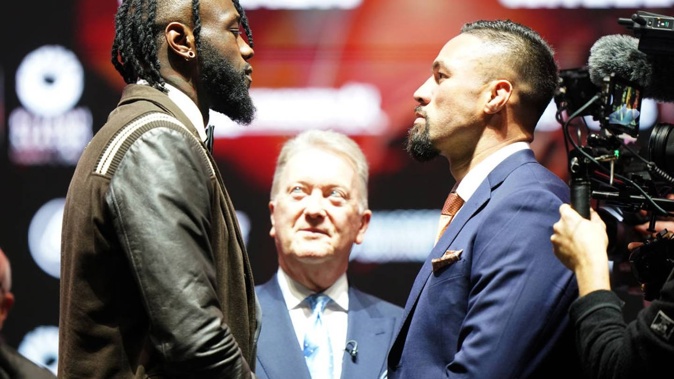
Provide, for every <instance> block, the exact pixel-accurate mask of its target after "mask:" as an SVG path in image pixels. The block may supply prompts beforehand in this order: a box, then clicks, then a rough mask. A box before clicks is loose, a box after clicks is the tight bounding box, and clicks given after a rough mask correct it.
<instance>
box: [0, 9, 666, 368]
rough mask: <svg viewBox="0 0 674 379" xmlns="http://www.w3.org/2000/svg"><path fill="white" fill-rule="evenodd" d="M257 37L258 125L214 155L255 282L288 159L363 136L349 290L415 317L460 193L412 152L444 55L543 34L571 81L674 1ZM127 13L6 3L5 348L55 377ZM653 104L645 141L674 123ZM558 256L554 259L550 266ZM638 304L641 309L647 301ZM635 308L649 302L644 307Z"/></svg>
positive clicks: (548, 138)
mask: <svg viewBox="0 0 674 379" xmlns="http://www.w3.org/2000/svg"><path fill="white" fill-rule="evenodd" d="M241 3H242V4H243V5H244V7H245V8H247V15H248V17H249V19H250V24H251V26H252V28H253V33H254V43H255V57H254V58H253V59H252V60H251V63H252V65H253V67H254V74H253V78H254V82H253V86H252V89H251V93H252V96H253V99H254V101H255V103H256V105H257V108H258V117H257V120H256V121H255V122H254V123H253V124H252V125H250V126H246V127H243V126H239V125H236V124H233V123H231V122H230V121H229V120H227V119H226V118H225V117H223V116H222V115H218V114H213V116H212V117H213V120H215V123H216V136H217V140H216V142H215V151H214V154H215V156H216V159H217V161H218V164H219V166H220V169H221V170H222V173H223V177H224V180H225V183H226V185H227V187H228V190H229V192H230V194H231V197H232V199H233V201H234V204H235V205H236V208H237V210H238V212H239V220H240V222H241V225H242V229H243V231H244V234H245V238H246V243H247V247H248V252H249V254H250V257H251V262H252V265H253V270H254V274H255V281H256V282H257V283H261V282H263V281H266V280H267V279H269V278H270V277H271V275H273V273H274V272H275V270H276V269H277V264H276V253H275V251H274V245H273V243H272V241H271V239H270V237H269V235H268V232H269V228H270V224H269V216H268V208H267V203H268V199H269V189H270V182H271V176H272V171H273V166H274V160H275V157H276V155H277V153H278V151H279V148H280V145H281V143H282V142H283V141H284V140H285V139H286V138H288V137H290V136H293V135H295V134H296V133H298V132H300V131H302V130H306V129H311V128H318V129H333V130H339V131H343V132H345V133H348V134H349V135H351V136H352V137H353V138H354V139H355V140H356V141H358V143H359V144H360V145H361V146H362V148H363V149H364V151H365V154H366V156H367V158H368V160H369V162H370V168H371V179H370V187H369V190H370V207H371V209H372V210H373V212H374V215H373V218H372V224H371V228H370V230H368V233H367V235H366V242H365V243H363V244H362V245H359V246H358V247H357V248H356V249H355V250H354V251H353V254H352V264H351V267H350V280H351V281H352V282H354V283H356V285H358V286H359V287H361V288H362V289H364V290H366V291H369V292H372V293H374V294H376V295H378V296H381V297H383V298H385V299H388V300H390V301H392V302H395V303H397V304H400V305H404V302H405V300H406V297H407V293H408V291H409V288H410V286H411V284H412V282H413V280H414V278H415V276H416V272H417V270H418V269H419V267H420V266H421V263H422V262H423V260H424V258H425V255H426V253H427V252H428V251H429V250H430V248H431V244H432V240H433V234H434V230H435V227H436V220H437V217H438V214H439V207H440V206H441V204H442V203H443V201H444V198H445V196H446V194H447V192H448V191H449V189H450V188H451V186H452V185H453V184H454V183H453V180H452V179H451V176H450V173H449V171H448V165H447V162H446V161H445V160H444V159H438V160H435V161H433V162H430V163H426V164H421V163H417V162H415V161H413V160H412V159H411V158H409V157H408V156H407V154H406V153H405V151H404V148H403V142H404V139H405V136H406V132H407V129H408V128H409V127H410V125H411V123H412V122H413V119H414V116H413V111H414V106H415V102H414V101H413V97H412V94H413V92H414V90H415V89H416V88H417V87H418V86H419V85H420V84H421V83H423V82H424V81H425V80H426V78H427V77H428V76H429V75H430V73H431V63H432V61H433V59H434V58H435V56H436V55H437V53H438V51H439V49H440V48H441V47H442V45H443V44H444V43H445V42H446V41H447V40H448V39H449V38H451V37H452V36H454V35H456V34H457V33H458V32H459V29H460V27H461V25H462V24H463V23H465V22H470V21H475V20H478V19H495V18H509V19H512V20H514V21H518V22H522V23H524V24H527V25H529V26H531V27H533V28H534V29H536V30H538V31H539V32H540V33H541V34H542V35H543V36H544V37H545V38H546V39H547V40H548V41H549V42H550V43H551V44H552V45H553V47H554V48H555V50H556V53H557V60H558V63H559V65H560V67H561V68H575V67H580V66H583V65H585V64H586V62H587V57H588V55H589V49H590V47H591V46H592V44H593V43H594V42H595V41H596V40H597V39H598V38H599V37H601V36H603V35H607V34H631V32H629V31H627V30H626V29H624V27H622V26H620V25H618V23H617V19H618V18H619V17H630V15H631V14H632V13H634V12H635V11H636V10H649V11H652V12H655V13H660V14H665V15H667V14H671V13H674V12H672V9H671V5H672V3H674V0H629V1H628V0H592V1H589V0H575V1H562V0H474V1H470V2H464V1H449V0H424V1H412V0H293V1H291V0H241ZM117 6H118V0H34V1H10V2H6V3H5V4H3V8H4V11H3V14H4V18H5V22H4V23H3V27H4V28H5V33H4V35H5V36H6V37H7V38H5V46H8V47H9V48H8V49H5V50H4V52H3V54H2V55H1V56H0V73H1V74H2V75H1V76H0V87H2V91H0V96H2V97H1V98H0V116H1V117H0V247H2V249H3V250H4V251H5V253H6V254H7V255H8V257H9V259H10V260H11V263H12V265H13V274H14V286H13V292H14V293H15V295H16V306H15V308H14V309H13V311H12V312H11V314H10V316H9V319H8V321H7V322H6V324H5V328H4V330H2V334H3V335H4V337H5V339H6V340H7V341H8V342H9V343H10V344H11V345H13V346H15V347H17V348H20V351H21V352H22V353H24V354H25V355H27V356H29V358H31V359H33V360H35V361H37V362H39V363H42V364H44V365H47V366H48V367H50V368H51V369H52V370H55V369H56V366H57V363H58V362H57V358H56V353H57V350H56V347H57V341H58V340H57V326H58V316H59V314H58V298H59V261H60V253H59V244H60V227H61V216H62V210H63V199H64V197H65V195H66V192H67V189H68V184H69V181H70V177H71V175H72V173H73V170H74V166H75V164H76V162H77V160H78V158H79V155H80V153H81V152H82V149H83V148H84V147H85V145H86V143H87V142H88V140H89V139H90V138H91V136H92V135H93V134H94V133H96V131H97V130H98V128H100V126H101V125H102V124H103V122H104V121H105V119H106V117H107V114H108V112H109V111H110V110H111V109H112V108H113V107H114V106H115V104H116V101H117V100H118V98H119V95H120V92H121V90H122V87H123V82H122V81H121V79H120V77H119V75H118V74H117V73H116V72H115V71H114V69H113V68H112V65H111V64H110V44H111V40H112V36H113V26H114V23H113V16H114V13H115V10H116V8H117ZM669 108H671V107H669V105H668V104H664V105H659V106H656V105H655V103H652V102H651V103H649V102H647V103H645V104H644V108H643V116H642V122H643V125H644V127H645V128H646V129H645V131H643V132H642V133H647V132H648V131H647V128H648V127H650V126H651V125H652V124H653V123H654V122H655V121H656V120H663V119H664V120H666V119H667V118H670V119H671V117H672V116H671V113H672V112H671V109H670V110H668V109H669ZM554 111H555V108H554V105H551V107H550V108H549V112H548V113H547V114H546V115H545V116H544V118H543V120H541V123H540V125H539V128H538V132H537V135H536V142H535V143H534V148H535V151H536V154H537V157H538V158H539V160H540V161H541V162H542V163H544V164H545V165H546V166H547V167H549V168H550V169H552V170H553V171H554V172H555V173H557V174H558V175H559V176H561V177H562V178H564V179H566V178H567V172H566V152H565V150H564V146H563V142H562V139H561V132H560V127H559V125H558V123H557V122H556V121H555V118H554ZM550 254H552V252H550ZM634 298H635V299H638V296H635V297H634ZM636 303H639V301H638V300H636Z"/></svg>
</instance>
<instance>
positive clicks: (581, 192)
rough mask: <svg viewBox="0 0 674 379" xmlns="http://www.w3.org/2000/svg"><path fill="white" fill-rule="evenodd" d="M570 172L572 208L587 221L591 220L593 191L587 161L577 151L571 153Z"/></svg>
mask: <svg viewBox="0 0 674 379" xmlns="http://www.w3.org/2000/svg"><path fill="white" fill-rule="evenodd" d="M570 156H571V159H569V172H570V173H571V207H572V208H573V209H575V210H576V212H578V214H580V215H581V216H583V217H585V218H586V219H589V218H590V197H591V195H592V189H591V185H590V174H589V173H588V170H587V160H586V158H585V157H584V156H583V155H582V154H579V153H578V151H577V150H573V151H571V152H570Z"/></svg>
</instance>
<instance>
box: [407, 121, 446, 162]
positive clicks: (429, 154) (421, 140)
mask: <svg viewBox="0 0 674 379" xmlns="http://www.w3.org/2000/svg"><path fill="white" fill-rule="evenodd" d="M428 129H429V125H428V121H426V123H425V125H424V127H423V128H421V127H417V126H413V127H412V128H411V129H410V130H409V132H408V133H407V146H406V149H407V152H408V153H409V154H410V155H411V156H412V158H414V159H416V160H418V161H419V162H428V161H430V160H431V159H434V158H435V157H437V156H438V155H440V150H438V149H436V148H435V146H433V144H432V143H431V137H430V135H429V133H428Z"/></svg>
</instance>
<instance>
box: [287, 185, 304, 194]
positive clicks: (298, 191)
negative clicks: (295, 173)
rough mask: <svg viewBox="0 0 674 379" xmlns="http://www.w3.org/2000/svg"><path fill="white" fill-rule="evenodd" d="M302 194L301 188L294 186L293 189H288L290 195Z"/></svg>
mask: <svg viewBox="0 0 674 379" xmlns="http://www.w3.org/2000/svg"><path fill="white" fill-rule="evenodd" d="M302 192H303V190H302V187H300V186H295V187H293V188H291V189H290V193H302Z"/></svg>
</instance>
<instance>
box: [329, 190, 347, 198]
mask: <svg viewBox="0 0 674 379" xmlns="http://www.w3.org/2000/svg"><path fill="white" fill-rule="evenodd" d="M330 197H333V198H340V199H346V194H345V193H344V192H342V191H340V190H332V191H331V192H330Z"/></svg>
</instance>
